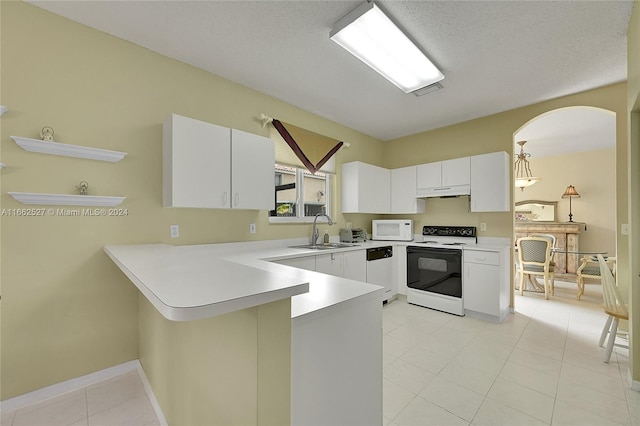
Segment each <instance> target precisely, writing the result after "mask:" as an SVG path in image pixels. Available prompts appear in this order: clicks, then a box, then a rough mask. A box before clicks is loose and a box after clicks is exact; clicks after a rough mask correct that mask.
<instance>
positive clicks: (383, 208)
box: [342, 161, 391, 213]
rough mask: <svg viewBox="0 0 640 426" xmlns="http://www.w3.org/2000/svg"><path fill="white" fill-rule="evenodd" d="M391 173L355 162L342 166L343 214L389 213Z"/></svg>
mask: <svg viewBox="0 0 640 426" xmlns="http://www.w3.org/2000/svg"><path fill="white" fill-rule="evenodd" d="M390 202H391V172H390V171H389V170H388V169H385V168H382V167H378V166H374V165H372V164H367V163H363V162H361V161H354V162H351V163H345V164H343V165H342V212H343V213H389V211H390Z"/></svg>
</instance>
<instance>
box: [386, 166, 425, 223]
mask: <svg viewBox="0 0 640 426" xmlns="http://www.w3.org/2000/svg"><path fill="white" fill-rule="evenodd" d="M416 174H417V167H416V166H410V167H402V168H400V169H392V170H391V213H398V214H417V213H424V211H425V210H424V205H425V204H424V203H425V202H424V200H423V199H419V198H416V185H417V177H416Z"/></svg>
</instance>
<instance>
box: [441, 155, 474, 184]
mask: <svg viewBox="0 0 640 426" xmlns="http://www.w3.org/2000/svg"><path fill="white" fill-rule="evenodd" d="M470 179H471V166H470V157H462V158H454V159H453V160H446V161H443V162H442V186H458V185H469V182H470Z"/></svg>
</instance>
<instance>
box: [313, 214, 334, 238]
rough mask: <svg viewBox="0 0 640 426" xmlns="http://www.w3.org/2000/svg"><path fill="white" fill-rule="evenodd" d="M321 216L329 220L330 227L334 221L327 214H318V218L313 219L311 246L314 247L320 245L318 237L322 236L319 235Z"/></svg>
mask: <svg viewBox="0 0 640 426" xmlns="http://www.w3.org/2000/svg"><path fill="white" fill-rule="evenodd" d="M319 216H324V217H326V218H327V223H328V224H329V226H331V225H333V220H331V217H330V216H329V215H328V214H326V213H316V217H315V218H314V219H313V231H312V232H311V244H312V245H316V244H317V243H318V237H319V236H320V234H319V233H318V217H319Z"/></svg>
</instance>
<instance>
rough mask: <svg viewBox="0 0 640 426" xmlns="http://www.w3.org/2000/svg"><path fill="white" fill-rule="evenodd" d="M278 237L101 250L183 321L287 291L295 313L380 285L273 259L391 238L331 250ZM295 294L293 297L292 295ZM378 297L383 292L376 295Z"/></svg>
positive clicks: (167, 312) (270, 299) (167, 313)
mask: <svg viewBox="0 0 640 426" xmlns="http://www.w3.org/2000/svg"><path fill="white" fill-rule="evenodd" d="M279 244H286V243H284V242H276V241H270V242H266V241H264V242H255V243H251V242H244V243H228V244H202V245H191V246H171V245H168V244H143V245H131V246H106V247H104V251H105V252H106V253H107V255H109V257H110V258H111V259H112V260H113V261H114V262H115V263H116V265H118V267H119V268H120V269H121V270H122V271H123V272H124V273H125V275H126V276H127V277H128V278H129V279H130V280H131V281H132V282H133V283H134V284H135V285H136V287H137V288H138V289H139V290H140V291H141V292H142V293H143V294H144V295H145V296H146V297H147V299H148V300H149V301H150V302H151V303H152V304H153V305H154V306H155V307H156V309H158V311H159V312H160V313H161V314H162V315H163V316H164V317H165V318H167V319H169V320H174V321H189V320H196V319H202V318H207V317H212V316H216V315H221V314H224V313H228V312H233V311H236V310H240V309H245V308H249V307H252V306H257V305H261V304H264V303H269V302H273V301H276V300H280V299H284V298H287V297H292V302H291V316H292V318H297V317H300V316H304V315H308V314H311V313H314V312H316V311H319V310H322V309H325V308H329V307H331V306H334V305H336V304H339V303H342V302H346V301H348V300H351V299H354V298H357V297H360V296H364V295H369V294H376V293H377V294H379V295H380V297H382V292H383V290H382V289H383V288H382V287H380V286H377V285H373V284H367V283H363V282H359V281H353V280H349V279H346V278H340V277H335V276H330V275H326V274H322V273H318V272H313V271H305V270H301V269H297V268H293V267H290V266H286V265H280V264H277V263H272V262H270V261H272V260H278V259H286V258H293V257H304V256H314V255H318V254H322V253H331V252H334V253H335V252H339V251H348V250H361V249H363V248H368V247H376V246H382V245H389V243H387V242H384V243H383V244H377V243H374V242H367V243H363V244H362V245H359V246H357V247H350V248H346V249H335V250H322V251H320V250H310V249H309V250H305V249H297V248H289V247H287V246H281V245H279ZM294 296H295V297H294ZM381 300H382V299H381Z"/></svg>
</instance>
